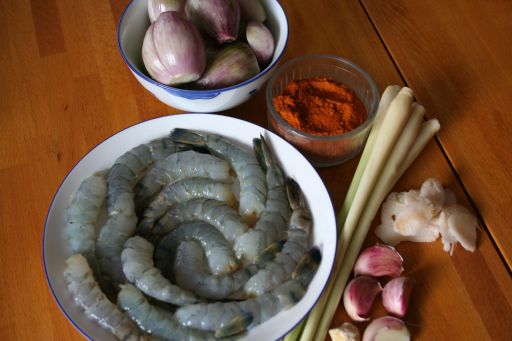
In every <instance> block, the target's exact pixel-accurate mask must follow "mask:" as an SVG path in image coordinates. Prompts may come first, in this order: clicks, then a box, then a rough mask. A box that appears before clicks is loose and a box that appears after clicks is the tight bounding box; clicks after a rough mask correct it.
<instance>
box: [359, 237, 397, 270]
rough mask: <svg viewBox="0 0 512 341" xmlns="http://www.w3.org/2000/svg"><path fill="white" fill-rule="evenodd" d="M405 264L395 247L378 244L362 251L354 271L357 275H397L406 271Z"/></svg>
mask: <svg viewBox="0 0 512 341" xmlns="http://www.w3.org/2000/svg"><path fill="white" fill-rule="evenodd" d="M403 264H404V260H403V258H402V256H401V255H400V254H399V253H398V251H397V250H396V249H395V248H394V247H392V246H389V245H383V244H376V245H374V246H370V247H369V248H367V249H365V250H364V251H363V252H361V254H360V255H359V257H358V259H357V261H356V264H355V265H354V273H355V274H356V276H357V275H367V276H372V277H380V276H391V277H396V276H400V274H401V273H402V271H404V267H403Z"/></svg>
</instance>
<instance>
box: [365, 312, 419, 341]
mask: <svg viewBox="0 0 512 341" xmlns="http://www.w3.org/2000/svg"><path fill="white" fill-rule="evenodd" d="M410 339H411V333H410V332H409V329H407V326H406V325H405V323H404V322H403V321H402V320H400V319H398V318H396V317H392V316H384V317H379V318H377V319H375V320H373V321H372V322H370V324H369V325H368V326H367V327H366V329H365V331H364V333H363V340H362V341H409V340H410Z"/></svg>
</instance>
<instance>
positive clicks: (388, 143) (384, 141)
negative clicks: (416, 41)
mask: <svg viewBox="0 0 512 341" xmlns="http://www.w3.org/2000/svg"><path fill="white" fill-rule="evenodd" d="M413 100H414V97H413V94H412V90H411V89H409V88H405V87H404V88H402V89H401V90H400V91H399V92H398V94H397V95H396V96H395V98H393V100H392V101H391V103H390V104H389V108H388V109H387V113H386V114H385V117H384V118H383V119H382V121H381V122H379V123H378V124H379V125H378V126H377V133H376V137H375V140H374V141H372V144H371V145H367V147H368V148H369V149H370V150H371V151H370V152H369V157H368V159H367V161H366V160H365V161H364V162H366V166H364V169H363V171H362V175H361V177H360V179H357V180H356V181H359V184H358V185H357V187H356V188H357V190H356V192H355V194H354V198H353V201H352V204H351V205H350V209H349V210H348V214H347V216H346V220H344V221H340V220H339V219H338V224H339V226H343V227H342V229H341V233H340V237H339V240H338V246H337V250H336V258H335V261H334V265H333V270H332V271H331V277H330V278H329V281H328V283H327V286H326V288H325V289H324V291H323V293H322V295H321V296H320V299H319V301H318V302H317V304H316V305H315V307H314V308H313V310H312V311H311V313H310V314H309V316H308V319H307V322H306V325H305V327H304V330H303V331H302V335H301V340H305V341H309V340H312V339H313V338H314V337H315V336H316V335H317V326H318V323H319V322H320V320H321V317H322V315H323V314H324V308H325V306H326V305H327V304H328V301H329V300H330V294H331V292H332V290H333V285H334V280H335V277H334V276H335V275H336V274H337V273H338V271H339V269H340V268H341V265H342V261H343V258H344V255H345V252H346V250H347V247H348V245H349V243H350V240H351V238H352V234H353V233H354V230H355V228H356V226H357V222H358V220H359V217H360V215H361V212H362V211H363V210H364V207H365V205H366V202H367V200H368V197H369V195H370V194H371V192H372V190H373V186H374V185H375V182H376V181H377V178H378V176H379V173H380V171H381V169H382V167H384V164H385V163H386V160H387V158H388V156H389V154H390V153H391V151H392V149H393V146H394V144H395V143H396V141H397V140H398V138H399V137H400V134H401V132H402V130H403V128H404V126H405V125H406V123H407V121H408V120H409V116H410V115H411V108H412V103H413ZM372 130H373V129H372ZM367 147H366V146H365V149H367ZM363 153H364V151H363ZM326 332H327V331H326Z"/></svg>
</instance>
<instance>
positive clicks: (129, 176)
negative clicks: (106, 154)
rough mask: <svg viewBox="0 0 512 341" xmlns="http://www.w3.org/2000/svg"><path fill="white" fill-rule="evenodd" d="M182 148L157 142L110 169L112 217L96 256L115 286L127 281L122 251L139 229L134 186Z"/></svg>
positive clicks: (136, 150) (131, 152)
mask: <svg viewBox="0 0 512 341" xmlns="http://www.w3.org/2000/svg"><path fill="white" fill-rule="evenodd" d="M182 149H183V147H181V146H178V145H176V144H174V143H173V142H172V141H170V140H169V139H157V140H153V141H151V142H149V143H147V144H141V145H139V146H137V147H134V148H132V149H131V150H129V151H127V152H126V153H124V154H123V155H121V156H120V157H119V158H117V159H116V161H115V162H114V165H113V166H112V168H111V169H110V171H109V173H108V178H107V214H108V217H107V221H106V222H105V224H104V225H103V226H102V227H101V229H100V233H99V235H98V238H97V240H96V255H97V257H98V260H99V262H100V268H101V271H102V273H103V275H104V276H105V277H107V278H108V279H110V280H112V281H113V282H114V283H122V282H124V280H125V277H124V274H123V269H122V265H121V251H122V248H123V245H124V243H125V241H126V240H127V239H128V238H129V237H131V236H132V235H133V233H134V232H135V229H136V226H137V216H136V215H135V210H134V202H133V198H134V193H133V187H134V185H135V183H136V181H137V179H138V178H139V177H140V176H141V175H142V173H143V172H144V171H145V170H146V168H147V167H149V166H150V165H151V164H153V163H154V162H155V161H158V160H159V158H161V157H166V156H167V155H169V154H171V155H173V153H176V152H178V151H179V150H182Z"/></svg>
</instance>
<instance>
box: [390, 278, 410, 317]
mask: <svg viewBox="0 0 512 341" xmlns="http://www.w3.org/2000/svg"><path fill="white" fill-rule="evenodd" d="M413 283H414V281H413V280H412V279H411V278H409V277H405V276H401V277H395V278H393V279H392V280H390V281H389V282H387V283H386V285H385V286H384V289H383V290H382V305H383V306H384V309H386V311H387V312H388V313H390V314H392V315H396V316H399V317H404V316H405V314H406V313H407V308H408V307H409V299H410V297H411V292H412V287H413Z"/></svg>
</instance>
